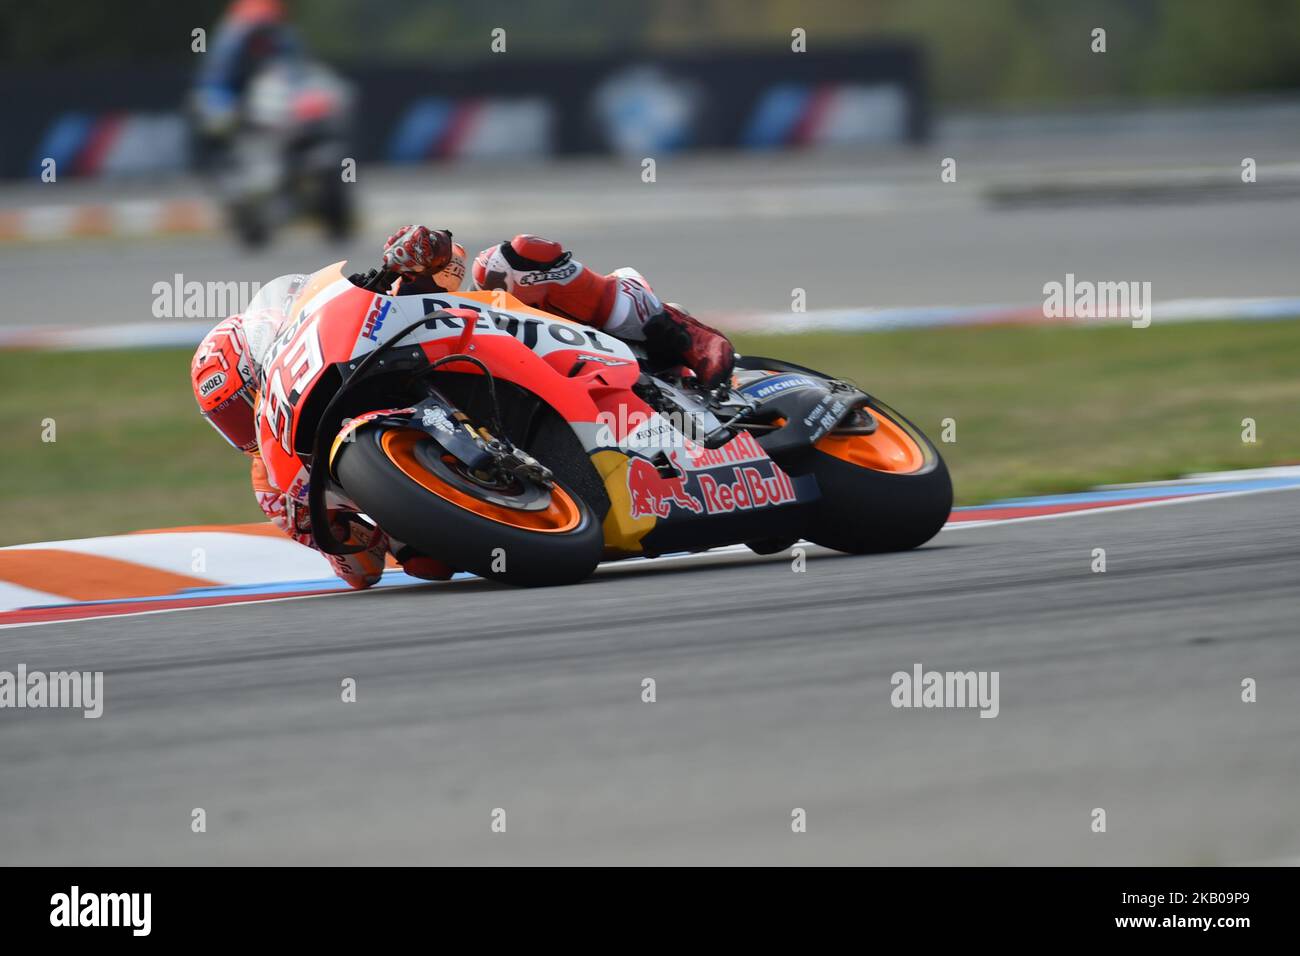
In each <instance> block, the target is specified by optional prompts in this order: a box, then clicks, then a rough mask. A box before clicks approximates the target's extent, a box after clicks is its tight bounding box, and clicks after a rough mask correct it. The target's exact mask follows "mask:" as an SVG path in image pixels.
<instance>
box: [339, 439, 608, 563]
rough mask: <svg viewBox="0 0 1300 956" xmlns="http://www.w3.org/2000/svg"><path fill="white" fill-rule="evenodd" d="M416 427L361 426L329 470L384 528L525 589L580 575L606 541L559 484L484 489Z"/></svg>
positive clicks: (577, 498)
mask: <svg viewBox="0 0 1300 956" xmlns="http://www.w3.org/2000/svg"><path fill="white" fill-rule="evenodd" d="M441 451H442V450H441V448H440V447H439V446H438V445H437V443H436V442H434V441H433V439H432V438H431V437H429V436H428V435H427V434H425V433H424V432H421V431H418V430H416V429H408V428H389V427H378V426H375V427H369V428H362V429H360V430H359V431H358V432H357V433H356V434H355V438H354V440H353V441H351V442H347V443H344V445H343V446H342V448H341V449H340V451H339V454H338V458H337V459H336V461H335V473H336V474H337V476H338V479H339V483H340V484H342V486H343V488H344V490H345V491H346V492H347V494H348V495H349V497H351V498H352V500H353V501H354V502H355V503H356V504H357V505H358V506H359V507H360V509H361V510H362V511H363V512H364V513H365V514H367V515H368V516H370V517H371V518H372V519H374V521H375V522H376V523H377V524H378V525H379V527H381V528H383V529H384V530H385V531H387V532H388V533H389V534H390V535H392V536H393V537H394V538H397V539H398V540H400V541H402V542H404V543H406V544H408V545H410V546H411V547H413V548H415V549H416V550H418V551H420V552H421V553H423V554H427V555H429V556H430V557H433V558H437V559H438V560H440V561H444V562H446V563H447V564H448V565H450V566H451V567H453V568H456V569H458V570H465V571H471V572H473V573H474V574H477V575H479V576H480V577H485V578H491V579H493V580H497V581H504V582H506V583H509V584H516V585H522V586H527V587H535V586H546V585H557V584H572V583H575V582H577V581H581V580H582V579H583V578H586V577H588V576H589V575H590V574H591V573H592V571H594V570H595V568H596V565H597V563H598V562H599V561H600V557H601V552H602V549H603V547H604V538H603V535H602V532H601V525H600V521H599V520H598V519H597V517H596V515H595V514H594V512H593V510H592V508H591V506H590V505H589V504H588V503H587V502H586V501H585V500H584V499H583V498H582V496H581V495H579V494H576V493H574V492H573V491H571V490H569V489H568V488H567V487H566V486H565V485H564V484H563V483H562V482H559V481H557V482H556V483H555V485H554V486H553V487H552V488H551V489H549V490H547V489H545V488H543V487H542V486H541V485H528V486H525V485H523V484H522V483H517V485H516V486H510V487H505V486H497V487H487V486H483V487H482V488H481V489H479V490H477V491H476V488H475V479H474V478H473V477H472V476H468V475H466V474H465V473H463V470H457V468H458V463H456V462H455V461H454V459H453V460H452V461H451V463H448V462H447V458H448V457H449V456H444V455H442V453H441Z"/></svg>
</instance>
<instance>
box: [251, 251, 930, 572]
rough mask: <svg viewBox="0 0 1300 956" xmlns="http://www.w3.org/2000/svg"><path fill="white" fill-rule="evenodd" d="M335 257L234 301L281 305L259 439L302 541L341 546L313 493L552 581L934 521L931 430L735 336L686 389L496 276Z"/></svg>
mask: <svg viewBox="0 0 1300 956" xmlns="http://www.w3.org/2000/svg"><path fill="white" fill-rule="evenodd" d="M343 266H344V263H336V264H334V265H332V266H328V267H327V268H325V269H322V270H320V271H319V272H316V273H315V274H313V275H310V276H284V277H281V278H279V279H276V280H274V281H272V282H271V283H268V284H267V285H266V286H265V287H263V288H262V290H261V291H260V292H259V293H258V296H257V297H256V298H255V299H254V301H253V302H252V303H250V306H249V310H250V311H256V310H259V309H273V310H275V311H276V312H277V313H278V314H279V315H281V316H283V318H282V320H281V324H280V326H279V330H278V332H277V333H276V335H275V338H274V341H273V342H272V343H271V344H270V346H269V347H268V350H267V353H266V354H267V359H266V361H265V362H264V365H263V375H264V378H263V381H262V382H261V388H260V390H259V397H258V409H257V416H258V418H257V426H258V440H259V443H260V448H261V453H262V457H263V458H264V459H265V461H266V464H267V467H268V470H269V472H270V475H271V478H272V480H273V481H274V482H275V484H276V485H277V486H278V487H280V488H282V489H285V490H286V491H287V492H288V493H289V494H290V495H291V496H292V497H294V498H295V499H297V500H306V501H308V502H309V505H310V513H311V515H312V531H313V534H314V535H315V537H316V541H317V544H318V546H319V547H321V548H322V550H325V551H327V552H330V553H337V554H342V553H347V552H348V551H350V550H355V546H353V545H349V544H347V543H345V542H344V541H343V540H340V539H339V538H338V537H336V535H335V533H334V528H333V527H332V526H331V525H332V522H331V520H330V519H329V518H327V513H329V512H334V513H335V514H336V515H338V514H341V515H343V516H345V519H344V520H345V521H347V522H360V523H362V524H365V525H367V526H368V525H370V524H371V523H373V524H377V525H378V526H379V527H381V528H383V529H384V530H385V531H386V532H388V534H389V535H390V536H391V537H392V538H394V539H396V540H398V541H401V542H403V543H405V544H406V545H407V546H409V547H411V548H414V549H416V550H417V551H418V552H420V553H423V554H426V555H429V556H431V557H434V558H437V559H439V560H441V561H444V562H446V563H447V564H448V565H450V566H451V567H453V568H457V569H461V570H467V571H471V572H473V573H475V574H477V575H480V576H482V577H486V578H492V579H496V580H500V581H505V582H509V583H511V584H517V585H555V584H566V583H572V582H576V581H580V580H582V579H583V578H585V577H587V576H588V575H589V574H591V573H592V571H593V569H594V568H595V567H596V565H597V563H598V562H600V561H601V560H608V559H616V558H627V557H632V556H641V555H644V556H653V555H660V554H665V553H674V552H693V551H702V550H706V549H709V548H713V547H718V546H721V545H729V544H737V543H744V544H747V545H748V546H749V547H750V548H751V549H753V550H754V551H756V552H758V553H760V554H767V553H773V552H777V551H780V550H784V549H786V548H788V547H790V546H791V545H793V544H794V543H795V542H796V541H798V540H800V539H801V538H806V539H808V540H810V541H812V542H814V543H816V544H820V545H824V546H826V547H828V548H833V549H835V550H838V551H845V552H851V553H855V554H861V553H866V552H879V551H896V550H902V549H906V548H914V547H916V546H918V545H920V544H923V543H924V542H926V541H928V540H929V539H930V538H931V537H933V536H934V535H935V533H936V532H938V530H939V529H940V528H941V527H942V526H943V524H944V522H945V521H946V520H947V517H948V514H949V511H950V509H951V506H952V485H951V482H950V480H949V476H948V471H947V469H946V467H945V465H944V463H943V460H942V459H941V458H940V456H939V454H938V452H937V451H936V450H935V448H934V446H933V445H932V444H931V443H930V441H929V440H928V439H927V438H926V437H925V436H924V435H923V434H922V433H921V431H920V430H919V429H917V428H916V427H915V426H914V425H912V424H911V423H910V422H908V421H907V419H905V418H904V417H903V416H901V415H900V414H898V413H897V412H895V411H894V410H893V409H891V408H890V407H889V406H888V405H886V404H885V403H884V402H882V401H880V400H879V399H877V398H875V397H874V396H872V395H870V394H868V393H867V392H865V391H863V390H862V389H860V388H858V387H857V386H856V385H853V384H852V383H849V382H845V381H842V380H839V379H837V378H835V377H833V376H830V375H826V374H823V373H821V372H817V371H814V370H812V369H809V368H804V367H802V366H798V365H794V364H792V363H789V362H783V361H780V360H777V359H769V358H759V357H756V356H745V357H742V358H740V359H739V360H738V364H737V369H736V371H735V373H734V374H733V376H732V378H731V381H730V382H727V383H724V384H723V385H721V386H719V387H717V388H716V389H712V390H705V389H702V388H699V387H697V385H696V383H695V380H694V378H693V376H691V375H690V374H689V373H688V372H687V371H686V370H684V369H682V368H680V367H677V368H673V367H663V366H659V365H656V364H655V363H654V362H652V361H650V359H649V358H647V356H646V355H645V354H643V353H640V352H639V351H638V350H636V349H635V348H634V347H633V346H632V345H629V344H628V343H626V342H624V341H622V340H620V339H616V338H614V337H612V336H610V335H606V334H605V333H603V332H601V331H599V330H597V329H594V328H591V327H589V326H586V325H582V324H579V323H577V322H573V321H570V320H568V319H565V318H562V317H560V316H557V315H552V314H549V313H547V312H544V311H541V310H539V309H535V308H531V307H529V306H527V305H525V304H523V303H522V302H520V301H519V300H517V299H515V298H514V297H513V296H511V295H508V294H506V293H504V292H500V291H493V292H485V291H469V292H458V293H438V294H409V295H396V294H393V292H394V291H397V290H398V289H399V283H400V280H399V279H398V277H397V276H396V275H395V274H392V273H383V272H379V271H375V272H372V273H371V274H370V276H369V277H358V281H353V280H351V279H349V278H347V277H345V275H344V273H343ZM625 273H631V270H625ZM353 540H357V539H353Z"/></svg>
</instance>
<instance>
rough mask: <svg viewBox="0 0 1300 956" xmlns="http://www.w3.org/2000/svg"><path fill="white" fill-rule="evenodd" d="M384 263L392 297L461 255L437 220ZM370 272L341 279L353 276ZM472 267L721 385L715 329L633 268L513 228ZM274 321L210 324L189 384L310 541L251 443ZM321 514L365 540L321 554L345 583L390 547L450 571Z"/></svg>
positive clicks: (265, 317) (722, 361) (401, 557)
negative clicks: (594, 262) (582, 257)
mask: <svg viewBox="0 0 1300 956" xmlns="http://www.w3.org/2000/svg"><path fill="white" fill-rule="evenodd" d="M382 268H383V270H384V271H387V272H391V273H397V274H398V275H399V276H400V277H401V278H400V280H399V285H398V288H397V290H396V292H397V294H399V295H402V294H422V293H428V292H456V291H458V290H459V289H460V288H461V284H462V282H463V281H464V277H465V272H466V255H465V250H464V248H463V247H462V246H461V245H460V244H459V243H456V242H453V241H452V236H451V233H450V232H449V231H447V230H445V229H429V228H427V227H425V226H419V225H410V226H403V227H402V228H401V229H399V230H397V232H395V233H393V235H392V236H390V237H389V239H388V241H387V242H386V243H385V244H384V251H383V257H382ZM376 271H377V270H372V271H371V272H370V273H369V274H366V275H362V274H356V275H353V276H351V277H350V278H351V280H352V281H353V282H354V283H356V284H358V285H360V284H363V283H364V282H365V281H366V280H367V279H369V278H372V277H373V276H374V275H375V272H376ZM472 271H473V282H474V284H475V285H476V286H477V287H478V288H480V289H503V290H505V291H507V292H509V293H511V294H512V295H514V296H515V297H516V298H518V299H519V300H520V301H522V302H524V303H525V304H527V305H531V306H534V307H536V308H540V309H544V310H546V311H550V312H554V313H557V314H559V315H564V316H567V317H569V318H571V319H574V320H576V321H578V322H583V323H585V324H588V325H592V326H594V327H596V328H599V329H602V330H603V331H605V332H607V333H609V334H611V335H614V336H617V337H619V338H622V339H626V340H629V341H635V342H641V343H643V344H644V346H645V348H646V350H647V352H648V353H649V354H650V355H651V357H652V358H654V359H655V360H656V361H659V362H662V363H664V364H668V363H676V364H681V365H685V366H687V367H689V368H690V369H691V370H692V371H693V372H694V373H695V375H696V378H697V379H698V381H699V383H700V385H701V386H702V387H706V388H712V387H715V386H716V385H718V384H719V383H721V382H722V381H723V380H724V379H726V378H727V377H728V376H729V375H730V374H731V370H732V368H733V366H734V364H735V352H734V351H733V349H732V347H731V343H730V342H729V341H728V340H727V337H726V336H725V335H723V334H722V333H721V332H718V331H717V330H715V329H712V328H710V327H709V326H707V325H704V324H703V323H702V322H699V321H698V320H697V319H695V318H694V317H693V316H691V315H690V314H688V313H687V312H686V311H685V310H683V309H682V308H681V307H680V306H678V305H674V304H672V303H664V302H661V301H660V300H659V298H658V297H657V296H656V295H655V294H654V292H653V291H651V289H650V286H649V285H648V284H647V283H646V282H645V280H644V279H643V278H641V276H640V275H639V274H637V273H636V272H634V271H633V270H630V269H620V270H617V271H616V272H614V273H612V274H610V275H601V274H600V273H597V272H595V271H594V270H591V269H588V268H587V267H586V266H584V265H583V264H582V263H580V262H578V261H577V260H575V259H574V258H573V256H572V254H571V253H570V252H568V251H566V250H565V249H564V248H563V247H562V246H561V245H560V243H558V242H555V241H553V240H549V239H543V238H540V237H538V236H532V235H526V234H521V235H518V236H515V237H514V238H513V239H510V240H507V241H505V242H502V243H500V244H498V245H495V246H489V247H488V248H487V249H484V250H483V251H482V252H480V253H479V254H478V255H477V256H476V257H475V259H474V264H473V270H472ZM282 318H283V316H280V315H275V314H265V313H257V314H254V313H253V312H251V311H250V312H246V313H245V314H243V315H235V316H231V317H230V318H228V319H226V320H225V321H223V322H221V323H219V324H218V325H217V326H216V327H215V328H214V329H213V330H212V331H211V332H209V333H208V334H207V336H206V337H205V338H204V340H203V342H202V343H201V344H200V345H199V347H198V349H197V350H196V351H195V353H194V360H193V362H192V364H191V369H190V373H191V381H192V385H193V388H194V395H195V398H196V399H197V400H198V403H199V410H200V413H201V414H202V415H203V417H204V418H205V419H207V421H208V422H209V424H211V425H212V426H213V427H214V428H216V429H217V431H218V432H220V433H221V435H222V436H223V437H224V438H225V439H226V440H227V441H228V442H229V443H230V444H231V445H233V446H234V447H235V448H238V449H239V450H240V451H242V452H244V453H245V454H247V455H248V456H249V457H250V459H251V460H252V483H253V493H254V496H255V497H256V499H257V503H258V505H259V506H260V507H261V509H262V511H263V513H264V514H265V515H266V516H267V518H269V519H270V521H271V522H272V523H273V524H274V525H275V526H276V527H277V528H279V529H280V530H281V531H283V532H284V533H285V534H287V535H288V536H289V537H291V538H293V540H295V541H297V542H298V543H299V544H302V545H306V546H307V547H310V548H316V543H315V540H314V539H313V537H312V533H311V520H310V516H309V514H308V511H307V505H306V502H305V501H302V500H298V499H296V498H294V497H291V496H290V495H288V494H286V493H285V492H284V491H283V490H282V489H279V488H276V487H275V486H274V485H272V484H271V481H270V476H269V475H268V473H267V469H266V465H265V463H264V462H263V461H262V458H261V456H260V454H259V452H258V444H257V425H256V415H255V409H256V407H257V390H258V383H259V381H260V379H261V376H262V374H263V371H264V370H263V367H262V360H263V358H264V356H265V354H266V350H267V348H268V347H269V346H270V343H271V341H272V340H273V339H274V337H275V331H276V327H277V326H278V325H279V322H280V321H281V319H282ZM330 519H331V527H332V529H333V530H334V534H335V536H336V537H337V538H339V539H340V540H345V541H347V542H348V544H352V545H357V544H364V545H365V547H364V548H363V549H362V550H360V551H358V552H356V553H353V554H344V555H332V554H327V555H326V558H327V559H328V560H329V562H330V564H331V566H332V567H333V569H334V572H335V574H337V575H338V576H339V577H340V578H342V579H343V580H344V581H345V582H347V584H348V585H350V586H351V587H353V588H358V589H360V588H367V587H370V586H371V585H372V584H374V583H375V582H377V581H378V580H379V578H380V576H381V575H382V574H383V570H384V564H385V561H386V559H387V557H388V555H389V554H392V555H393V556H394V557H395V558H396V559H397V560H398V562H400V563H401V565H402V567H403V569H404V570H405V571H406V572H407V573H408V574H411V575H413V576H415V577H420V578H425V579H428V580H445V579H447V578H449V577H450V576H451V574H452V570H453V569H451V568H449V567H447V566H446V565H445V564H443V563H442V562H440V561H437V560H435V559H433V558H430V557H428V556H426V555H421V554H418V553H416V552H415V551H413V550H412V549H410V548H408V547H406V546H405V545H403V544H402V543H401V542H397V541H393V540H391V539H390V538H389V537H388V535H386V534H385V533H384V532H383V531H382V530H381V529H379V528H371V527H369V526H366V525H363V524H361V523H360V522H350V521H348V520H347V518H346V517H345V516H344V515H343V514H342V513H339V512H333V513H331V515H330ZM317 550H319V549H318V548H317Z"/></svg>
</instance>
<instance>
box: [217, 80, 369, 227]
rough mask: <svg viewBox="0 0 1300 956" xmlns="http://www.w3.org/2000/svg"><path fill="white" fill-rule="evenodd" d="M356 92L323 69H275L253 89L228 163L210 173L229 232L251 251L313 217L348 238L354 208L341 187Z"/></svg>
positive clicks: (226, 158)
mask: <svg viewBox="0 0 1300 956" xmlns="http://www.w3.org/2000/svg"><path fill="white" fill-rule="evenodd" d="M354 98H355V97H354V92H353V89H352V87H351V85H350V84H349V83H348V82H347V81H346V80H344V79H343V78H342V77H340V76H339V75H338V74H337V73H335V72H334V71H333V70H331V69H330V68H329V67H327V66H325V65H324V64H322V63H320V62H317V61H311V60H294V61H288V62H277V63H274V64H271V65H269V66H267V67H266V68H265V69H263V70H261V71H259V72H258V73H257V75H256V76H254V77H253V79H252V80H251V81H250V83H249V86H248V91H247V94H246V96H245V98H244V102H243V107H242V109H241V110H240V115H239V118H238V120H237V125H236V127H235V129H234V131H233V132H232V134H231V136H230V137H229V140H228V145H227V148H226V149H225V150H224V151H223V155H222V156H221V157H220V159H219V160H217V161H215V162H209V163H208V164H207V165H208V168H209V170H210V172H212V173H213V174H214V175H215V178H216V185H217V190H218V195H219V196H220V197H221V201H222V204H223V205H224V207H225V209H226V215H227V218H228V219H229V222H230V225H231V228H232V229H233V230H234V232H235V235H236V236H237V237H238V239H239V241H240V242H241V243H242V244H243V245H245V246H246V247H248V248H259V247H261V246H264V245H265V244H266V243H267V242H269V241H270V239H271V238H272V236H273V235H274V233H275V231H276V230H277V229H278V228H280V227H282V226H284V225H287V224H289V223H290V222H292V221H294V220H296V219H298V218H300V217H303V216H310V217H313V218H316V219H317V220H319V221H320V223H321V224H322V226H323V227H324V229H325V233H326V235H327V236H328V237H329V238H331V239H334V240H341V239H345V238H347V237H348V236H349V235H350V234H351V231H352V225H353V204H352V198H351V195H350V193H349V191H348V190H347V188H346V187H347V185H348V184H347V183H345V182H344V179H343V165H342V164H343V160H344V158H345V157H346V155H347V144H348V139H349V131H350V127H351V121H352V108H353V102H354Z"/></svg>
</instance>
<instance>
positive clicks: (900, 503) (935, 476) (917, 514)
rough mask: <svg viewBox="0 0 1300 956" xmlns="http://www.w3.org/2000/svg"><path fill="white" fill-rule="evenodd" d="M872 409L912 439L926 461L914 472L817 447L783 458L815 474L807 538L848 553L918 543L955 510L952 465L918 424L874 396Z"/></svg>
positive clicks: (792, 467)
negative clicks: (818, 493) (847, 457)
mask: <svg viewBox="0 0 1300 956" xmlns="http://www.w3.org/2000/svg"><path fill="white" fill-rule="evenodd" d="M868 407H869V408H870V409H871V413H872V414H873V415H875V416H876V417H877V418H878V419H881V418H883V419H885V420H886V422H892V423H893V424H894V425H895V426H897V427H898V429H900V430H901V431H902V432H903V433H905V434H906V435H907V436H908V437H910V438H911V440H912V441H913V442H914V443H915V446H916V450H917V452H918V453H919V456H920V458H921V459H922V462H921V464H920V466H919V467H918V468H916V469H914V470H911V471H884V470H876V469H873V468H870V467H864V466H863V465H861V464H854V463H852V462H850V461H846V460H844V459H843V458H841V457H837V456H835V455H832V454H828V453H827V452H826V451H824V450H822V449H819V448H811V449H808V450H807V451H806V452H803V453H801V454H800V455H798V456H795V457H793V458H791V459H790V460H789V461H788V462H782V463H781V466H782V467H783V468H785V469H786V470H787V471H789V472H790V473H791V474H798V475H803V474H812V475H815V476H816V478H817V484H818V487H819V488H820V490H821V495H822V497H821V500H820V501H818V502H817V504H816V505H815V506H814V508H813V513H812V519H811V521H810V524H809V527H808V531H807V534H806V537H807V538H808V540H809V541H812V542H813V543H814V544H820V545H822V546H823V547H827V548H832V549H834V550H836V551H845V552H848V553H849V554H871V553H876V552H881V551H906V550H909V549H911V548H915V547H919V546H920V545H922V544H925V542H927V541H929V540H930V539H931V538H933V537H934V536H935V535H936V534H938V533H939V530H940V529H941V528H942V527H943V526H944V524H945V523H946V522H947V520H948V516H949V514H950V513H951V512H952V479H951V478H950V477H949V475H948V468H947V466H946V465H945V464H944V462H943V458H942V457H940V455H939V452H938V451H937V450H936V449H935V447H934V445H933V444H932V443H931V442H930V440H929V439H928V438H926V437H925V435H923V434H922V433H921V431H920V429H918V428H917V427H916V426H915V425H913V424H912V423H911V422H909V421H907V419H905V418H903V416H901V415H899V414H898V413H897V412H895V411H894V410H893V409H891V408H890V407H889V406H887V405H885V404H883V403H882V402H878V401H877V400H875V399H872V400H871V401H870V403H869V404H868ZM825 443H826V440H825V439H823V440H822V442H819V443H818V444H819V445H823V444H825Z"/></svg>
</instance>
